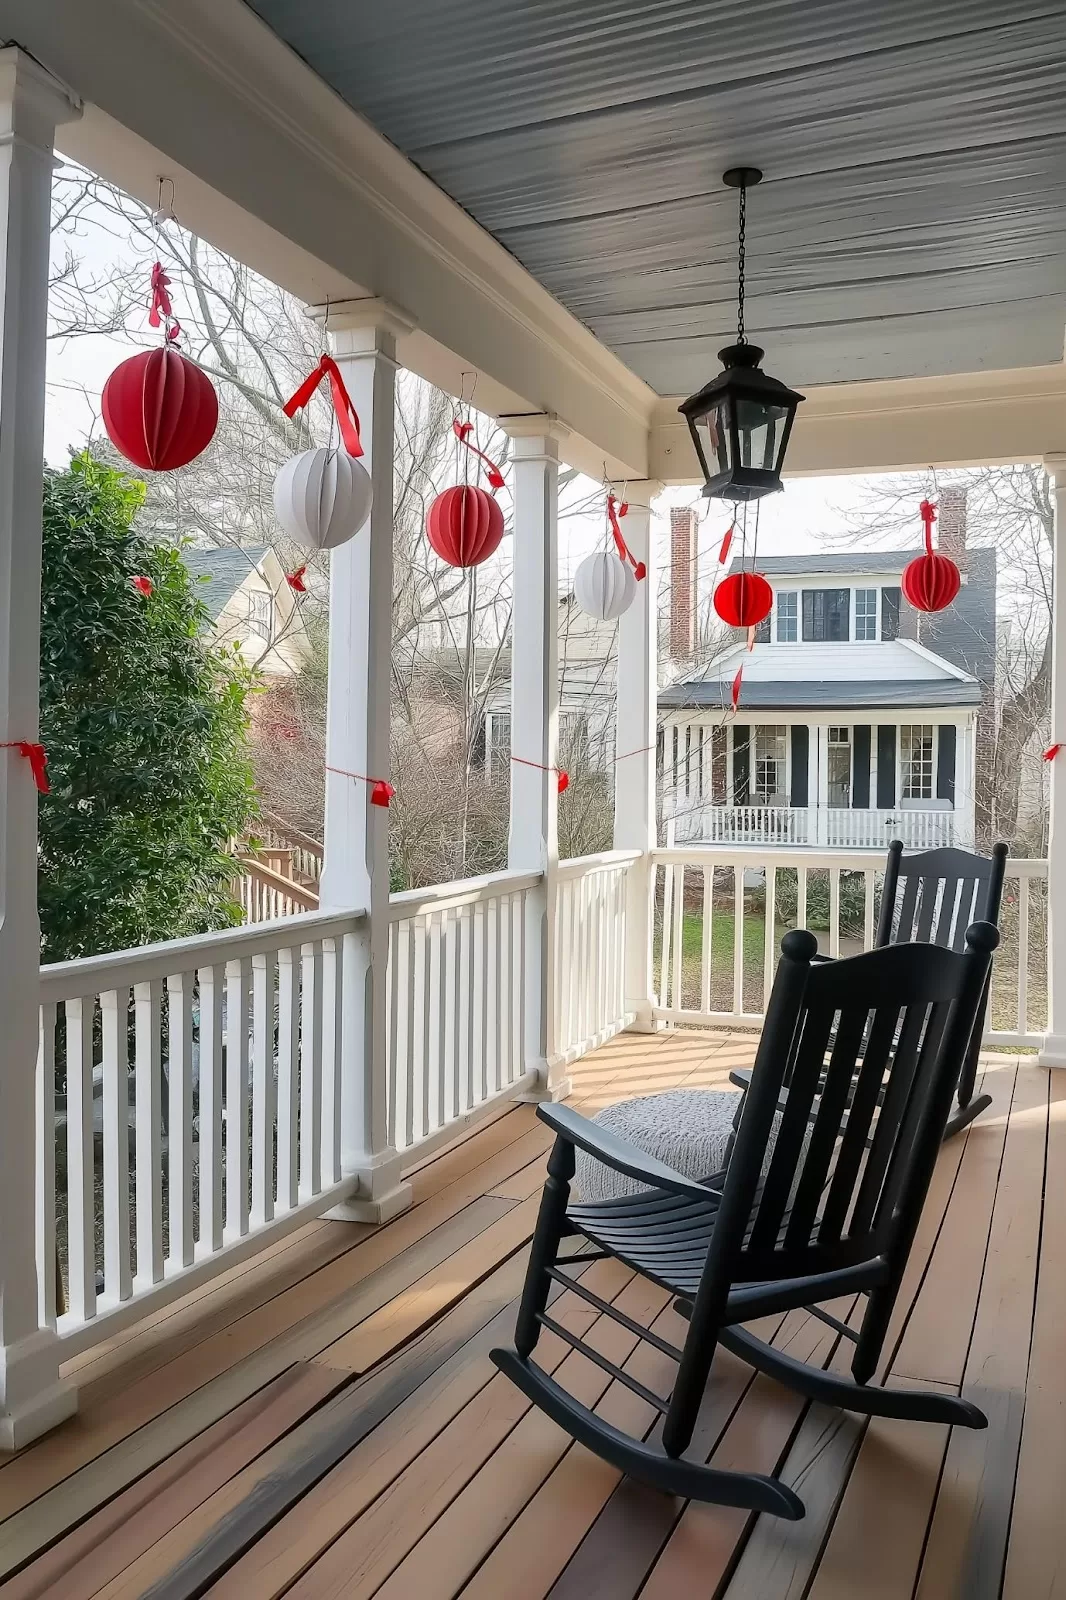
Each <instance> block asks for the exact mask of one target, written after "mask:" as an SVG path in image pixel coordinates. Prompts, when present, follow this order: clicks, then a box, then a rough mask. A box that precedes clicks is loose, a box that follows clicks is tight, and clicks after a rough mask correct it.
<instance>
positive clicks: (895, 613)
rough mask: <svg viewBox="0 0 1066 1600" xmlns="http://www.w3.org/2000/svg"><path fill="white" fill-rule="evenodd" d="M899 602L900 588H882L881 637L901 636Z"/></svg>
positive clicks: (892, 637) (896, 637)
mask: <svg viewBox="0 0 1066 1600" xmlns="http://www.w3.org/2000/svg"><path fill="white" fill-rule="evenodd" d="M899 602H900V591H899V590H898V589H882V590H881V638H882V639H898V638H899Z"/></svg>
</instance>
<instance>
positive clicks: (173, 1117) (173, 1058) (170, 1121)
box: [167, 972, 195, 1272]
mask: <svg viewBox="0 0 1066 1600" xmlns="http://www.w3.org/2000/svg"><path fill="white" fill-rule="evenodd" d="M167 1042H168V1050H167V1086H168V1090H169V1094H168V1101H169V1112H168V1116H167V1183H168V1194H167V1227H168V1234H169V1249H168V1252H167V1265H168V1268H169V1270H170V1271H171V1272H174V1271H176V1270H177V1269H178V1268H180V1267H188V1266H191V1265H192V1261H193V1253H194V1248H195V1247H194V1240H193V1222H192V1217H193V1207H192V977H191V974H189V973H187V972H180V973H174V974H172V975H171V976H170V977H168V978H167Z"/></svg>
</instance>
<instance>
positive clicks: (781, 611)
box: [777, 589, 799, 644]
mask: <svg viewBox="0 0 1066 1600" xmlns="http://www.w3.org/2000/svg"><path fill="white" fill-rule="evenodd" d="M798 638H799V596H798V594H797V593H796V591H795V589H781V590H779V591H778V595H777V642H778V644H795V643H796V640H797V639H798Z"/></svg>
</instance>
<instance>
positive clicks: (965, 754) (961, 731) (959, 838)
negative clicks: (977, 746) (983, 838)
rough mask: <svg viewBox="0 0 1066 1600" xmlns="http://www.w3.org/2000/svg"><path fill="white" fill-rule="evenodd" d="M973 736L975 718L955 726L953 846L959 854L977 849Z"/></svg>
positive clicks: (960, 720)
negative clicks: (955, 846)
mask: <svg viewBox="0 0 1066 1600" xmlns="http://www.w3.org/2000/svg"><path fill="white" fill-rule="evenodd" d="M974 733H975V721H974V718H973V717H966V718H960V719H959V721H958V722H957V723H956V724H955V802H954V805H955V810H954V817H953V833H954V843H955V844H956V845H957V846H958V847H959V849H960V850H973V849H975V848H976V828H975V815H974V782H975V764H974V757H975V750H974V742H975V741H974Z"/></svg>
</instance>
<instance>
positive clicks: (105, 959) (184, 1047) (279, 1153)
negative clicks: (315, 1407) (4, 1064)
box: [36, 913, 360, 1352]
mask: <svg viewBox="0 0 1066 1600" xmlns="http://www.w3.org/2000/svg"><path fill="white" fill-rule="evenodd" d="M359 925H360V914H359V913H353V914H344V915H336V914H329V915H325V914H315V915H310V916H302V917H292V918H289V919H287V920H285V921H283V922H277V923H263V924H260V925H259V926H258V927H254V928H238V929H231V930H227V931H226V932H224V933H211V934H204V935H201V936H199V937H197V938H192V939H183V940H177V941H175V942H172V943H167V944H159V945H148V946H145V947H144V948H142V949H139V950H126V951H121V952H119V953H117V954H114V955H105V956H96V957H92V958H90V959H88V960H83V961H68V962H63V963H60V964H58V965H55V966H50V967H43V968H42V969H41V1030H40V1036H41V1043H40V1051H39V1056H38V1065H37V1218H36V1241H37V1266H38V1282H39V1297H40V1306H39V1312H40V1320H41V1322H42V1323H43V1324H44V1325H46V1326H50V1327H56V1328H57V1329H58V1332H59V1334H60V1335H61V1337H63V1339H64V1340H65V1342H66V1344H67V1347H68V1348H69V1350H70V1351H71V1352H73V1351H75V1350H79V1349H83V1348H85V1347H87V1346H88V1345H90V1344H93V1343H95V1342H96V1341H97V1340H100V1339H103V1338H106V1337H108V1336H109V1335H110V1333H111V1332H113V1331H114V1330H115V1329H116V1328H118V1327H120V1326H122V1325H124V1324H125V1323H126V1322H129V1321H133V1320H135V1318H137V1317H140V1316H142V1315H143V1314H144V1313H145V1311H146V1310H147V1309H148V1308H149V1307H150V1306H155V1305H157V1304H158V1303H160V1302H161V1301H162V1300H166V1299H171V1298H173V1297H174V1296H175V1295H177V1294H182V1293H185V1292H186V1290H187V1289H190V1288H192V1287H193V1286H194V1285H195V1284H196V1283H197V1282H198V1281H200V1280H201V1279H203V1278H206V1277H211V1276H214V1275H216V1274H217V1273H219V1272H221V1271H224V1270H225V1269H226V1268H228V1267H229V1266H230V1265H232V1264H233V1263H234V1262H235V1261H236V1260H238V1259H240V1257H241V1256H243V1255H246V1254H249V1253H251V1252H252V1251H253V1250H258V1249H261V1248H262V1247H263V1246H264V1245H265V1244H266V1243H267V1242H268V1241H269V1240H270V1239H272V1238H274V1237H276V1236H277V1235H278V1234H279V1233H282V1232H286V1231H288V1230H289V1229H291V1228H293V1227H296V1226H297V1225H299V1224H300V1223H301V1222H302V1221H304V1220H306V1219H307V1218H308V1217H310V1216H313V1215H317V1214H319V1213H321V1212H322V1211H323V1210H325V1209H327V1208H328V1206H329V1205H330V1204H332V1203H333V1202H334V1201H335V1200H337V1199H340V1198H342V1197H344V1196H345V1195H346V1194H347V1193H348V1192H349V1190H350V1189H351V1188H352V1187H353V1184H351V1183H348V1182H345V1181H343V1180H342V1179H341V1173H340V1121H339V1119H340V1082H341V1062H340V1040H341V1034H340V1017H341V1010H342V1005H343V1000H344V996H343V993H342V987H343V974H344V972H345V970H346V967H345V960H344V956H345V948H346V944H347V941H349V940H350V939H352V938H353V937H354V936H355V934H356V932H357V930H358V928H359ZM57 1157H58V1163H57ZM57 1167H58V1172H59V1174H60V1179H61V1181H60V1182H59V1185H58V1190H57ZM57 1197H58V1200H59V1206H58V1212H59V1220H58V1222H57V1203H56V1202H57ZM61 1255H65V1257H66V1261H67V1274H66V1276H67V1280H68V1284H69V1287H68V1291H67V1302H68V1303H67V1309H65V1310H62V1311H59V1312H58V1313H57V1304H56V1299H57V1278H58V1277H59V1271H58V1262H59V1258H60V1256H61ZM98 1281H100V1282H101V1283H102V1288H98Z"/></svg>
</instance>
